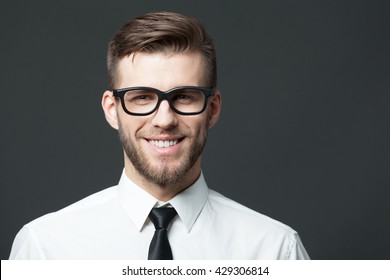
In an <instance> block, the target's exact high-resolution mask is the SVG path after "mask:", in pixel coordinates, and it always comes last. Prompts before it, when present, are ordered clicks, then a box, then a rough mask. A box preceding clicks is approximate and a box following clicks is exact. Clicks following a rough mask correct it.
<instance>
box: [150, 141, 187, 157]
mask: <svg viewBox="0 0 390 280" xmlns="http://www.w3.org/2000/svg"><path fill="white" fill-rule="evenodd" d="M144 139H145V141H146V143H147V146H148V148H149V149H150V150H151V151H152V154H155V155H157V156H169V155H174V154H177V153H178V152H179V150H180V148H181V146H182V141H183V139H184V137H180V136H159V137H152V138H144ZM157 141H162V142H165V143H166V142H167V141H168V142H170V144H172V142H177V143H176V144H174V145H172V146H167V147H159V146H157V145H155V144H154V143H152V142H157Z"/></svg>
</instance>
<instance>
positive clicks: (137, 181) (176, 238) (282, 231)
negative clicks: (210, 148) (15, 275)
mask: <svg viewBox="0 0 390 280" xmlns="http://www.w3.org/2000/svg"><path fill="white" fill-rule="evenodd" d="M108 76H109V84H110V88H111V90H108V91H106V92H104V94H103V98H102V107H103V110H104V114H105V117H106V119H107V122H108V123H109V124H110V125H111V126H112V127H113V128H114V129H116V130H118V131H119V136H120V139H121V141H122V145H123V150H124V165H125V167H124V171H123V174H122V177H121V179H120V182H119V184H118V185H117V186H114V187H111V188H108V189H106V190H103V191H101V192H98V193H96V194H93V195H91V196H89V197H87V198H85V199H83V200H81V201H79V202H77V203H75V204H73V205H71V206H68V207H66V208H64V209H62V210H60V211H57V212H55V213H51V214H48V215H45V216H43V217H41V218H38V219H36V220H34V221H32V222H30V223H29V224H27V225H25V226H24V227H23V229H22V230H21V231H20V232H19V233H18V235H17V237H16V238H15V241H14V244H13V248H12V251H11V256H10V258H11V259H307V258H308V255H307V253H306V251H305V249H304V247H303V245H302V243H301V241H300V239H299V237H298V235H297V233H296V232H295V231H294V230H292V229H291V228H289V227H288V226H285V225H283V224H281V223H279V222H277V221H275V220H272V219H270V218H268V217H266V216H264V215H261V214H259V213H256V212H254V211H252V210H250V209H248V208H246V207H244V206H242V205H240V204H238V203H236V202H234V201H232V200H229V199H227V198H225V197H224V196H222V195H220V194H218V193H216V192H215V191H212V190H210V189H208V187H207V185H206V182H205V179H204V177H203V175H202V172H201V153H202V150H203V147H204V145H205V143H206V138H207V131H208V129H210V128H211V127H212V126H213V125H215V123H216V122H217V121H218V118H219V115H220V110H221V93H220V92H219V91H218V90H216V89H215V87H216V58H215V49H214V45H213V43H212V40H211V39H210V38H209V36H208V35H207V34H206V32H205V31H204V29H203V27H202V26H201V25H200V24H199V23H198V22H197V21H196V20H195V19H193V18H190V17H186V16H183V15H180V14H176V13H167V12H162V13H151V14H146V15H144V16H142V17H139V18H136V19H133V20H131V21H130V22H128V23H126V24H125V25H124V26H123V27H122V28H121V29H120V30H119V31H118V32H117V33H116V34H115V36H114V38H113V39H112V41H111V43H110V45H109V50H108Z"/></svg>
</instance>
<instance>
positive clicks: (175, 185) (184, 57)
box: [102, 52, 222, 201]
mask: <svg viewBox="0 0 390 280" xmlns="http://www.w3.org/2000/svg"><path fill="white" fill-rule="evenodd" d="M204 73H205V66H204V62H203V59H202V56H201V55H200V54H199V53H197V52H186V53H174V54H165V53H154V54H147V53H137V54H136V55H135V56H134V55H130V56H127V57H124V58H122V59H121V60H120V62H119V64H118V75H119V79H118V84H117V85H116V88H126V87H135V86H147V87H153V88H156V89H159V90H161V91H167V90H169V89H171V88H174V87H178V86H207V85H206V84H205V79H204ZM221 105H222V101H221V94H220V92H219V91H217V92H216V94H215V95H214V96H213V97H210V98H209V101H208V105H207V109H206V110H205V111H204V112H203V113H201V114H199V115H193V116H183V115H179V114H176V113H175V112H173V111H172V110H171V109H170V107H169V104H168V102H167V101H166V100H164V101H162V102H161V104H160V107H159V108H158V110H157V111H156V112H154V113H152V114H150V115H148V116H131V115H128V114H126V113H125V112H124V111H123V109H122V107H121V105H120V100H119V99H116V98H114V97H113V95H112V92H111V91H106V92H104V94H103V98H102V107H103V110H104V114H105V117H106V120H107V122H108V123H109V124H110V125H111V127H113V128H114V129H116V130H119V133H120V135H121V140H122V143H123V145H124V147H125V148H124V162H125V173H126V175H127V177H128V178H130V179H131V180H132V181H133V182H134V183H136V184H137V185H138V186H140V187H141V188H143V189H144V190H145V191H147V192H149V193H150V194H151V195H153V196H154V197H155V198H157V199H158V200H160V201H168V200H169V199H171V198H172V197H174V196H175V195H177V194H178V193H180V192H182V191H183V190H184V189H186V188H187V187H189V186H190V185H192V184H193V183H194V182H195V181H196V179H197V178H198V177H199V175H200V172H201V156H200V154H201V151H202V149H203V146H204V144H205V141H206V138H207V131H208V129H210V128H211V127H212V126H214V125H215V124H216V122H217V121H218V119H219V115H220V111H221ZM150 140H163V141H164V140H177V141H178V143H177V144H176V145H174V146H171V147H169V148H159V147H156V146H154V145H152V144H151V143H150ZM126 147H127V148H126ZM129 150H132V151H133V152H134V153H135V154H136V155H137V156H138V158H139V159H140V160H141V162H140V164H141V165H142V166H147V168H148V170H149V171H148V172H149V173H153V174H160V175H163V174H168V176H165V177H167V178H168V179H167V178H166V179H167V180H165V181H164V180H154V179H151V178H154V177H151V176H147V175H148V174H149V173H147V174H146V175H145V173H143V172H140V164H138V165H137V164H134V163H133V162H132V160H130V158H129ZM196 150H198V151H197V152H196ZM191 157H192V160H191ZM133 161H134V159H133ZM178 170H181V171H180V174H179V175H177V176H174V174H176V173H177V171H178ZM170 178H173V179H172V180H170Z"/></svg>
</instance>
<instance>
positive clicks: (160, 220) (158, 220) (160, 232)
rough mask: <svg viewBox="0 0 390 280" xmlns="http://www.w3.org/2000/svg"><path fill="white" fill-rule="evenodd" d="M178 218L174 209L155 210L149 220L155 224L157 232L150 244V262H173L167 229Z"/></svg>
mask: <svg viewBox="0 0 390 280" xmlns="http://www.w3.org/2000/svg"><path fill="white" fill-rule="evenodd" d="M175 216H176V210H175V209H174V208H153V209H152V211H150V214H149V218H150V220H151V221H152V222H153V224H154V227H155V228H156V231H155V232H154V235H153V239H152V242H150V247H149V255H148V260H172V259H173V257H172V251H171V246H170V245H169V241H168V232H167V228H168V226H169V224H170V223H171V221H172V219H173V218H174V217H175Z"/></svg>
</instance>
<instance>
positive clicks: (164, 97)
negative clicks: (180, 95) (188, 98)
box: [156, 90, 175, 112]
mask: <svg viewBox="0 0 390 280" xmlns="http://www.w3.org/2000/svg"><path fill="white" fill-rule="evenodd" d="M156 93H157V95H158V102H157V104H156V109H157V110H158V109H159V108H160V106H161V103H162V102H163V101H166V102H167V103H168V106H169V108H170V110H171V111H172V112H174V111H175V108H174V106H173V102H172V99H171V95H170V93H171V91H167V92H164V91H160V90H156Z"/></svg>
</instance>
